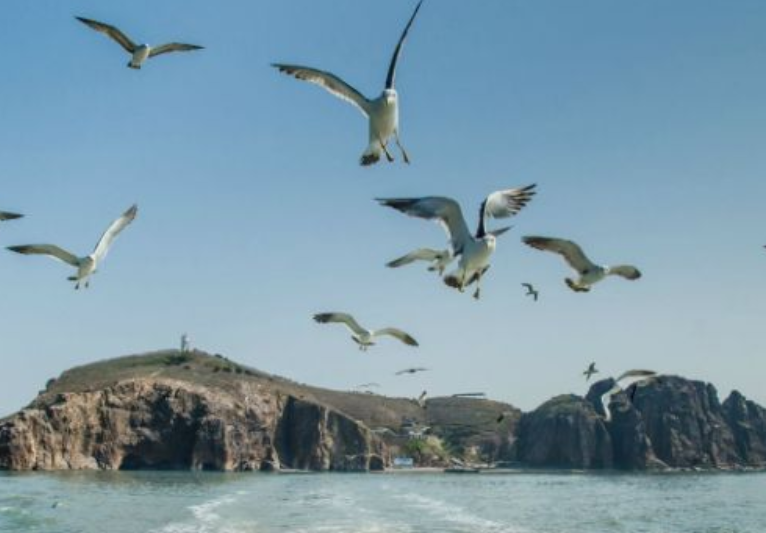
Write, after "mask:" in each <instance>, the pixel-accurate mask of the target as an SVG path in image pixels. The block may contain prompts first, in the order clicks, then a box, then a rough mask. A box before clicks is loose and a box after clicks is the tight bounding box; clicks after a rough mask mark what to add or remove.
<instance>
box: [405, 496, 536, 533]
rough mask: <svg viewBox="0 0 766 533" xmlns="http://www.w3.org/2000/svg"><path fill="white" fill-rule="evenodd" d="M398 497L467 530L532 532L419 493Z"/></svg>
mask: <svg viewBox="0 0 766 533" xmlns="http://www.w3.org/2000/svg"><path fill="white" fill-rule="evenodd" d="M397 499H399V500H402V501H405V502H407V503H408V504H410V506H412V507H415V508H417V509H420V510H421V511H425V512H426V513H428V514H429V515H430V516H432V517H434V518H438V519H440V520H442V521H444V522H448V523H450V524H455V525H459V526H465V527H466V529H465V531H467V532H468V531H470V532H471V533H530V530H528V529H525V528H522V527H519V526H515V525H510V524H501V523H499V522H495V521H494V520H489V519H487V518H484V517H481V516H479V515H477V514H474V513H471V512H470V511H468V510H466V509H464V508H463V507H460V506H458V505H454V504H452V503H449V502H446V501H443V500H437V499H434V498H429V497H427V496H423V495H422V494H418V493H409V494H401V495H399V496H397Z"/></svg>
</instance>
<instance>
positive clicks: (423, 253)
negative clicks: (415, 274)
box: [386, 248, 455, 276]
mask: <svg viewBox="0 0 766 533" xmlns="http://www.w3.org/2000/svg"><path fill="white" fill-rule="evenodd" d="M454 259H455V258H454V256H453V255H452V252H451V251H450V250H432V249H431V248H418V249H417V250H413V251H412V252H410V253H408V254H407V255H403V256H402V257H400V258H399V259H394V260H393V261H390V262H388V263H386V266H387V267H389V268H397V267H400V266H404V265H409V264H410V263H414V262H415V261H428V262H429V263H432V264H431V266H429V267H428V271H429V272H438V273H439V276H441V275H443V274H444V270H445V269H446V268H447V266H448V265H449V264H450V263H451V262H452V261H453V260H454Z"/></svg>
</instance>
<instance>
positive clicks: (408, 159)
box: [394, 130, 410, 165]
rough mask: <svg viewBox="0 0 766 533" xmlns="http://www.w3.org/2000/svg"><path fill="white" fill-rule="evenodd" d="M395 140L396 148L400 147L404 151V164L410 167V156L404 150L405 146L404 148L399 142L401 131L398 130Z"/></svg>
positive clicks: (395, 133)
mask: <svg viewBox="0 0 766 533" xmlns="http://www.w3.org/2000/svg"><path fill="white" fill-rule="evenodd" d="M394 139H395V140H396V146H398V147H399V150H401V151H402V157H403V158H404V162H405V163H407V164H408V165H409V164H410V156H408V155H407V150H405V149H404V146H402V142H401V141H400V140H399V130H396V131H395V132H394Z"/></svg>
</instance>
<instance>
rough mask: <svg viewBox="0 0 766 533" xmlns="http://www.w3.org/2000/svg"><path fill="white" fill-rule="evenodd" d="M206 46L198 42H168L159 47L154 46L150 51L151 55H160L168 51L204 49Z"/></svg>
mask: <svg viewBox="0 0 766 533" xmlns="http://www.w3.org/2000/svg"><path fill="white" fill-rule="evenodd" d="M203 48H205V47H204V46H198V45H196V44H185V43H168V44H163V45H160V46H157V47H153V48H152V49H151V50H150V51H149V57H154V56H158V55H160V54H167V53H168V52H190V51H192V50H202V49H203Z"/></svg>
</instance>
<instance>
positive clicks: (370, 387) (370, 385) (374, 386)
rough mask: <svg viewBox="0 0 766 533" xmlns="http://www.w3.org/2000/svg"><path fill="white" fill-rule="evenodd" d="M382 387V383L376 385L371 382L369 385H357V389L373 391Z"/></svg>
mask: <svg viewBox="0 0 766 533" xmlns="http://www.w3.org/2000/svg"><path fill="white" fill-rule="evenodd" d="M377 387H380V383H375V382H374V381H371V382H369V383H361V384H360V385H357V386H356V388H357V389H372V388H377Z"/></svg>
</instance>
